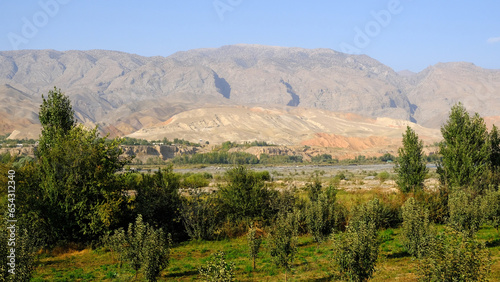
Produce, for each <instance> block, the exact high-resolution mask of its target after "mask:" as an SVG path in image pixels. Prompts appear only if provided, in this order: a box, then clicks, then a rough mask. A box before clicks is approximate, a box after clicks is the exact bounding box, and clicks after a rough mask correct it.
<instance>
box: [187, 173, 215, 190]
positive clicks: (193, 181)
mask: <svg viewBox="0 0 500 282" xmlns="http://www.w3.org/2000/svg"><path fill="white" fill-rule="evenodd" d="M184 176H185V177H184V179H183V181H182V182H181V187H182V188H201V187H207V186H208V184H209V183H210V181H208V178H207V177H206V176H205V175H204V174H201V173H195V174H190V175H187V176H186V175H184Z"/></svg>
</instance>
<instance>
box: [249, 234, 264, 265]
mask: <svg viewBox="0 0 500 282" xmlns="http://www.w3.org/2000/svg"><path fill="white" fill-rule="evenodd" d="M259 231H260V230H258V229H257V228H256V227H255V226H253V227H251V228H249V229H248V233H247V242H248V253H249V255H250V257H251V258H252V261H253V270H255V269H256V268H255V259H256V258H257V255H258V254H259V249H260V244H261V243H262V232H259Z"/></svg>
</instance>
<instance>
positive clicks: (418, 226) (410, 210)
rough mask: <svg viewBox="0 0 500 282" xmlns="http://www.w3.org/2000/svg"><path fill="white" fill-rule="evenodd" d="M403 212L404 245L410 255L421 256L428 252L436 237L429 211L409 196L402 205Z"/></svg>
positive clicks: (402, 231) (402, 232)
mask: <svg viewBox="0 0 500 282" xmlns="http://www.w3.org/2000/svg"><path fill="white" fill-rule="evenodd" d="M402 214H403V224H402V226H401V235H402V237H403V238H402V241H403V246H404V247H405V248H406V250H408V253H410V255H412V256H414V257H417V258H421V257H423V256H424V255H425V254H426V253H427V251H428V249H429V247H430V245H431V244H432V240H433V238H434V237H435V232H434V229H433V227H432V226H431V225H430V222H429V211H428V210H426V209H424V208H423V207H421V206H420V205H419V204H418V203H417V202H416V201H415V199H414V198H409V199H408V200H406V203H405V204H404V205H403V207H402Z"/></svg>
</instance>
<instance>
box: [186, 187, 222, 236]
mask: <svg viewBox="0 0 500 282" xmlns="http://www.w3.org/2000/svg"><path fill="white" fill-rule="evenodd" d="M181 216H182V222H183V223H184V227H185V228H186V232H187V233H188V235H189V237H190V238H191V239H194V240H213V239H214V236H215V233H216V229H217V226H218V225H219V223H220V217H221V215H220V212H219V211H218V202H217V198H216V197H215V195H214V194H208V193H203V192H200V191H196V190H191V193H190V195H189V196H188V197H184V198H183V199H182V207H181Z"/></svg>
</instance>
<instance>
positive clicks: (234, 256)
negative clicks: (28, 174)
mask: <svg viewBox="0 0 500 282" xmlns="http://www.w3.org/2000/svg"><path fill="white" fill-rule="evenodd" d="M398 234H399V229H386V230H382V231H380V234H379V238H380V240H381V242H382V243H381V245H380V254H379V258H378V263H377V270H376V272H375V275H374V277H373V279H372V280H371V281H417V277H418V276H417V272H416V271H417V265H418V261H416V260H414V259H412V258H411V257H410V256H409V255H408V254H407V253H406V252H405V250H404V249H403V247H402V246H401V244H400V243H399V237H398ZM478 238H479V239H480V240H482V241H485V242H486V244H487V246H488V249H489V251H490V252H491V257H492V261H493V264H492V267H491V273H490V276H489V278H490V280H491V281H500V237H499V235H498V234H497V231H496V230H495V229H493V228H491V227H488V226H484V227H483V228H482V229H481V231H480V232H479V233H478ZM331 245H332V244H331V242H330V241H326V242H323V243H316V242H314V240H313V239H312V237H311V236H308V235H305V236H300V237H299V250H298V253H297V256H296V258H295V260H294V264H293V268H292V272H291V273H289V275H288V278H289V281H329V280H332V279H335V275H336V272H335V269H334V268H333V266H332V255H333V254H332V249H331ZM219 250H222V251H224V252H225V254H226V260H227V261H229V262H232V263H234V265H235V275H236V279H237V280H238V281H283V280H284V273H283V271H282V270H281V269H278V268H277V267H276V266H274V264H273V263H272V260H271V256H270V254H269V251H268V248H267V244H266V240H264V242H263V245H262V246H261V251H260V253H259V257H258V259H257V264H256V266H257V270H256V271H253V268H252V261H251V259H250V258H249V256H248V247H247V243H246V238H245V237H241V238H236V239H230V240H221V241H210V242H206V241H190V242H184V243H182V244H180V245H178V246H175V247H174V248H172V250H171V261H170V265H169V266H168V268H167V269H166V270H164V271H163V273H162V276H161V279H160V280H163V281H196V280H199V279H200V276H199V275H198V267H200V266H202V265H204V264H205V263H206V261H207V259H208V258H209V257H210V255H211V254H213V253H215V252H216V251H219ZM47 280H50V281H96V280H100V281H135V273H134V271H133V270H132V269H131V268H129V267H128V266H126V265H123V266H122V267H120V266H119V263H118V262H116V261H115V259H114V258H113V254H112V253H110V252H108V251H106V250H104V249H96V250H90V249H84V250H80V251H74V250H73V251H67V252H64V253H62V254H58V255H52V254H41V255H39V264H38V266H37V268H36V275H35V276H34V281H47ZM137 280H138V281H140V280H142V279H141V276H140V275H139V276H138V279H137Z"/></svg>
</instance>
